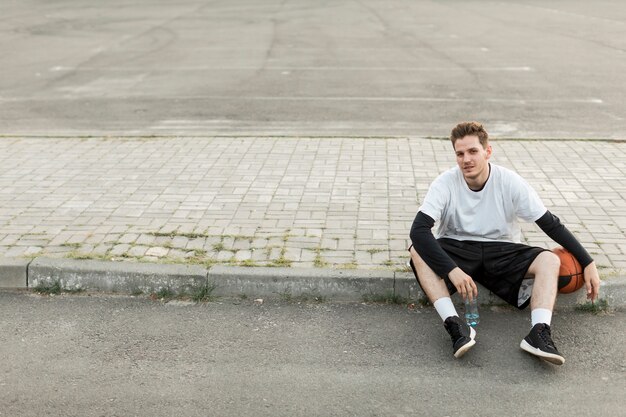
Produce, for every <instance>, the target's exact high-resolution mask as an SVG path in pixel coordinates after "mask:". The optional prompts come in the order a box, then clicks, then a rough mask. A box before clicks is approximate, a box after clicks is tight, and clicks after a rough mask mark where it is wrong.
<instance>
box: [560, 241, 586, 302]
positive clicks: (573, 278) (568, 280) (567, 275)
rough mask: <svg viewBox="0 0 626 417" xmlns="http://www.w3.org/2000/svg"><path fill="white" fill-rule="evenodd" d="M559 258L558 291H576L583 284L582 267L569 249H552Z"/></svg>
mask: <svg viewBox="0 0 626 417" xmlns="http://www.w3.org/2000/svg"><path fill="white" fill-rule="evenodd" d="M552 252H554V253H555V254H556V255H557V256H558V257H559V259H560V260H561V268H560V269H559V293H561V294H569V293H571V292H574V291H577V290H579V289H580V288H582V286H583V285H585V279H584V278H583V276H584V274H583V268H582V266H581V265H580V263H579V262H578V261H577V260H576V258H574V255H572V254H571V253H570V252H569V251H567V250H566V249H564V248H556V249H553V250H552Z"/></svg>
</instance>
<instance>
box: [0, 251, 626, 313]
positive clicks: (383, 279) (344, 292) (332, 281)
mask: <svg viewBox="0 0 626 417" xmlns="http://www.w3.org/2000/svg"><path fill="white" fill-rule="evenodd" d="M54 283H59V284H60V286H61V288H63V289H65V290H70V291H72V290H86V291H104V292H118V293H127V294H133V293H144V294H150V293H153V292H158V291H160V290H162V289H167V290H169V291H170V292H172V293H174V294H191V293H193V292H194V291H197V290H199V289H202V288H203V287H206V286H210V287H213V288H214V290H213V292H212V294H213V295H216V296H222V297H238V296H241V295H244V294H245V295H246V296H247V297H254V298H257V297H267V298H276V297H289V298H291V297H302V298H307V299H310V298H315V297H321V298H323V299H327V300H334V301H353V302H360V301H364V300H391V299H400V300H410V301H415V302H420V301H423V300H424V299H425V297H424V294H423V292H422V291H421V288H419V285H418V284H417V282H416V280H415V278H414V277H413V274H412V273H410V272H392V271H380V270H358V269H321V268H301V269H300V268H270V267H250V268H246V267H237V266H224V265H216V266H213V267H211V268H209V269H207V268H204V267H201V266H197V265H181V264H151V263H145V264H144V263H132V262H107V261H93V260H74V259H57V258H35V259H33V260H32V261H30V260H24V259H14V258H0V288H34V287H36V286H39V285H52V284H54ZM600 298H602V299H605V300H606V301H607V303H608V304H609V306H611V307H613V308H623V307H625V306H626V276H615V277H610V278H606V279H604V280H603V281H602V283H601V288H600ZM454 299H455V301H456V302H457V303H458V302H459V300H457V297H454ZM478 301H479V303H480V304H490V305H492V304H496V305H497V304H503V301H502V300H500V299H499V298H498V297H496V296H494V295H493V294H491V293H490V292H489V291H487V290H485V289H482V291H480V289H479V297H478ZM585 302H586V300H585V293H584V291H578V292H576V293H574V294H560V295H559V297H558V298H557V308H558V307H561V308H570V307H574V306H575V305H576V304H584V303H585Z"/></svg>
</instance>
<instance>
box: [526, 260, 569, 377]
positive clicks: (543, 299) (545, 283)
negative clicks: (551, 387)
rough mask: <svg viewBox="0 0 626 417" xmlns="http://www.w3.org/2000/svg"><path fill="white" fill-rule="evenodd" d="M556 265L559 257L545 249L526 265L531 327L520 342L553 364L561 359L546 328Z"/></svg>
mask: <svg viewBox="0 0 626 417" xmlns="http://www.w3.org/2000/svg"><path fill="white" fill-rule="evenodd" d="M559 267H560V261H559V257H558V256H556V255H555V254H554V253H552V252H548V251H546V252H542V253H540V254H539V255H538V256H537V257H536V258H535V260H534V261H533V263H532V264H531V265H530V267H529V268H528V275H533V276H534V282H533V290H532V295H531V298H530V308H531V319H532V326H533V327H532V329H531V331H530V333H529V334H528V336H526V337H525V338H524V340H522V343H521V344H520V347H521V348H522V349H524V350H525V351H527V352H529V353H532V354H533V355H537V356H539V357H541V358H542V359H545V360H547V361H549V362H552V363H555V364H557V365H561V364H563V363H564V362H565V358H563V356H562V355H561V354H560V353H559V352H558V350H557V349H556V346H555V345H554V342H553V341H552V334H551V329H550V324H551V321H552V310H553V309H554V302H555V301H556V294H557V289H558V279H559V278H558V277H559Z"/></svg>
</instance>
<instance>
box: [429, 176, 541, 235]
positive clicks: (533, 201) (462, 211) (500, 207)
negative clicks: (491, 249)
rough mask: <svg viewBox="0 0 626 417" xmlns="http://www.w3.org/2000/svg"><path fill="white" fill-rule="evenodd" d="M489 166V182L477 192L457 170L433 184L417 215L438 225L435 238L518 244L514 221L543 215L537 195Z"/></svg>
mask: <svg viewBox="0 0 626 417" xmlns="http://www.w3.org/2000/svg"><path fill="white" fill-rule="evenodd" d="M490 166H491V173H490V174H489V179H488V180H487V183H486V184H485V186H484V187H483V189H482V190H480V191H472V190H471V189H470V188H469V187H468V186H467V183H466V182H465V179H464V178H463V173H462V172H461V170H460V169H459V167H458V166H457V167H454V168H452V169H450V170H448V171H446V172H444V173H442V174H441V175H439V177H437V178H436V179H435V181H433V183H432V184H431V185H430V188H429V189H428V192H427V193H426V197H425V198H424V201H423V202H422V206H421V207H420V211H421V212H423V213H424V214H427V215H428V216H430V217H432V218H433V219H434V220H435V222H438V224H437V225H436V227H435V228H436V230H435V233H434V235H435V238H437V239H439V238H442V237H446V238H451V239H456V240H475V241H483V242H492V241H498V242H514V243H519V242H520V241H521V230H520V227H519V223H518V221H517V219H518V218H521V219H523V220H526V221H529V222H534V221H536V220H538V219H539V218H540V217H541V216H543V215H544V214H545V212H546V208H545V206H544V205H543V203H542V202H541V199H540V198H539V196H538V195H537V192H535V190H534V189H533V188H532V187H531V186H530V185H529V184H528V183H527V182H526V181H525V180H524V179H523V178H522V177H520V176H519V175H518V174H517V173H515V172H513V171H511V170H509V169H506V168H504V167H501V166H498V165H494V164H490Z"/></svg>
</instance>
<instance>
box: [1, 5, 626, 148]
mask: <svg viewBox="0 0 626 417" xmlns="http://www.w3.org/2000/svg"><path fill="white" fill-rule="evenodd" d="M0 19H1V20H0V22H1V25H0V56H2V57H3V59H2V77H0V106H1V108H2V111H1V112H0V134H13V135H43V136H49V135H57V136H64V135H96V136H100V135H144V134H156V135H186V136H192V135H198V136H213V135H216V134H225V135H240V134H244V135H248V136H255V135H259V134H264V135H288V136H297V135H316V136H318V135H327V136H328V135H332V136H356V137H360V136H369V135H383V136H384V135H401V136H405V135H417V136H437V137H441V136H446V135H447V133H448V131H449V129H450V124H451V123H453V122H455V121H461V120H468V119H476V120H481V121H483V122H485V123H487V125H489V126H490V131H491V132H492V133H494V134H497V135H499V136H501V137H512V138H519V137H524V138H614V139H625V138H626V118H625V117H624V109H625V108H626V55H625V52H626V7H625V6H624V2H623V1H622V0H598V1H593V2H581V1H553V2H550V3H546V2H545V1H541V0H516V1H505V2H504V1H493V0H477V1H471V2H468V1H464V0H447V1H430V0H393V1H388V2H380V1H377V0H376V1H375V0H360V1H352V0H350V1H347V0H333V1H328V0H325V1H319V0H315V1H313V0H293V1H288V2H286V1H282V0H264V1H263V2H259V1H257V0H214V1H206V0H181V1H177V2H171V1H163V0H135V1H132V2H130V1H124V0H114V1H107V2H102V1H99V0H81V1H76V0H56V1H54V2H50V1H47V0H23V1H3V2H2V3H1V4H0Z"/></svg>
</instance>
